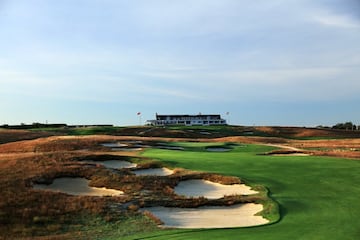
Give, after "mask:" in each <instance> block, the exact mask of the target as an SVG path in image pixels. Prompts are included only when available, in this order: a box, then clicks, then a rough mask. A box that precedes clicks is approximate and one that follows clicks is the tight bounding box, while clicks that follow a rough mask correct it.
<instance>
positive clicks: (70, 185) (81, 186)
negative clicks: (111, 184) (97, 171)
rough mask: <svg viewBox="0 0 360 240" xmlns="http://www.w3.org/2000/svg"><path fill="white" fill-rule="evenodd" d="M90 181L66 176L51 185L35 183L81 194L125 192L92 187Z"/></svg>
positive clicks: (116, 194) (42, 187)
mask: <svg viewBox="0 0 360 240" xmlns="http://www.w3.org/2000/svg"><path fill="white" fill-rule="evenodd" d="M89 182H90V181H89V180H87V179H85V178H69V177H64V178H57V179H55V180H54V182H53V183H52V184H50V185H46V184H34V189H38V190H50V191H55V192H63V193H67V194H70V195H80V196H119V195H123V194H124V192H123V191H119V190H115V189H109V188H97V187H90V186H89Z"/></svg>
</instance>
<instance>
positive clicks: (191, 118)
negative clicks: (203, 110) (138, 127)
mask: <svg viewBox="0 0 360 240" xmlns="http://www.w3.org/2000/svg"><path fill="white" fill-rule="evenodd" d="M147 124H148V125H152V126H165V125H184V126H193V125H200V126H209V125H225V124H226V120H225V119H222V118H221V116H220V114H197V115H158V114H156V119H155V120H147Z"/></svg>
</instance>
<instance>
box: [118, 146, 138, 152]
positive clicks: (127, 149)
mask: <svg viewBox="0 0 360 240" xmlns="http://www.w3.org/2000/svg"><path fill="white" fill-rule="evenodd" d="M141 150H142V148H140V147H118V148H111V151H125V152H133V151H141Z"/></svg>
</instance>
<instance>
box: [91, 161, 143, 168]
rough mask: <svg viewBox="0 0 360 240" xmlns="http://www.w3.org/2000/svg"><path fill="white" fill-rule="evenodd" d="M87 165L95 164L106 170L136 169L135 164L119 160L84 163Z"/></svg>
mask: <svg viewBox="0 0 360 240" xmlns="http://www.w3.org/2000/svg"><path fill="white" fill-rule="evenodd" d="M86 162H88V163H96V164H100V165H103V166H105V167H107V168H114V169H119V168H133V167H136V166H137V164H136V163H131V162H127V161H121V160H107V161H90V160H88V161H86Z"/></svg>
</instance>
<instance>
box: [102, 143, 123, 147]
mask: <svg viewBox="0 0 360 240" xmlns="http://www.w3.org/2000/svg"><path fill="white" fill-rule="evenodd" d="M101 146H103V147H109V148H120V147H127V146H128V145H127V144H124V143H118V142H115V143H102V144H101Z"/></svg>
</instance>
